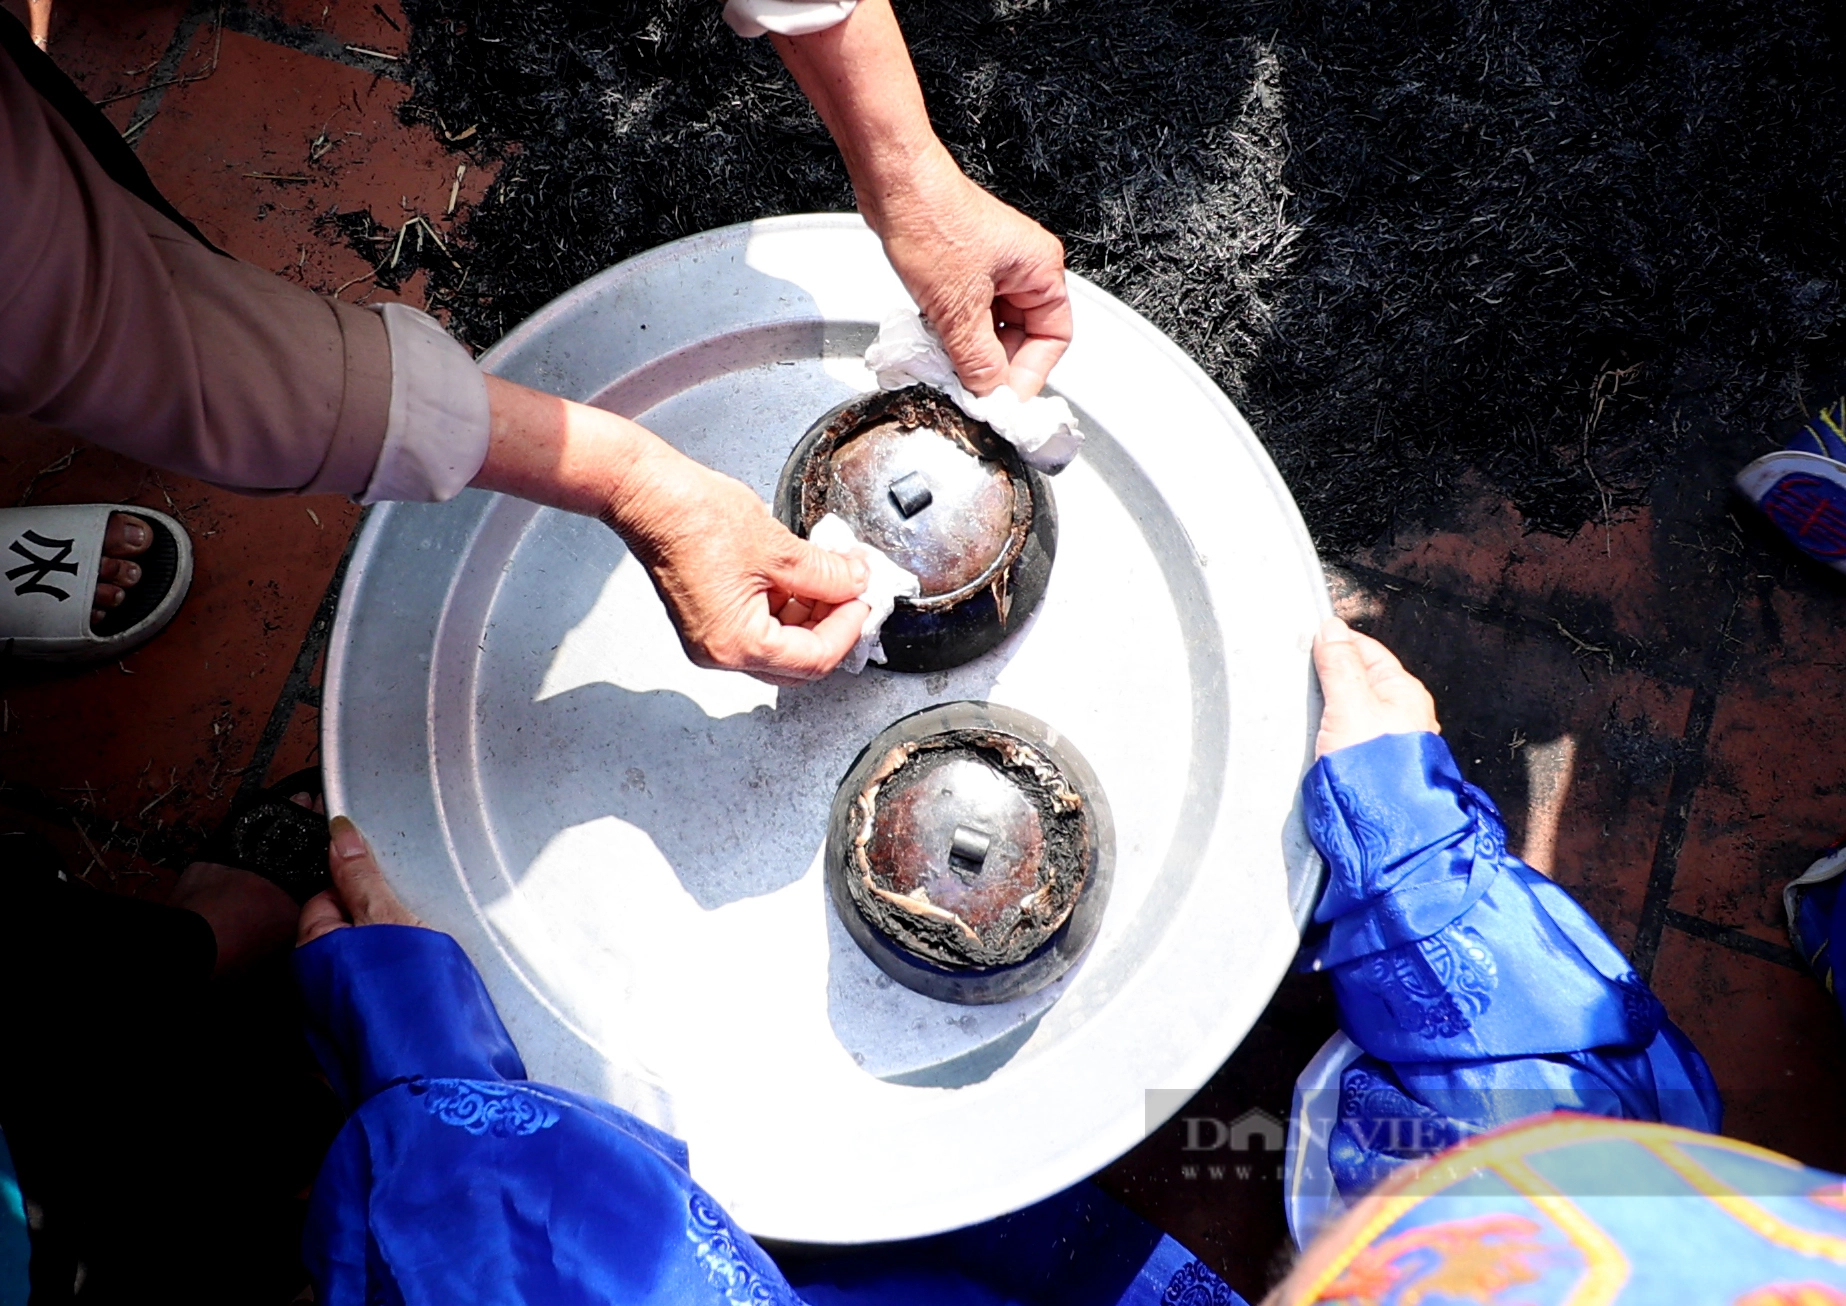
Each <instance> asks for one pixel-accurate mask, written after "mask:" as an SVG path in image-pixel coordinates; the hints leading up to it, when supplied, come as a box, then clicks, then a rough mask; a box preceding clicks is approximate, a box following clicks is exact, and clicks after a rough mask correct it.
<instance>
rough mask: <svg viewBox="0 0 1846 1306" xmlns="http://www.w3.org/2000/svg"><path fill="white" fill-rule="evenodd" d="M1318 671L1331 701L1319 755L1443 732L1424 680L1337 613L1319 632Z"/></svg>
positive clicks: (1323, 719)
mask: <svg viewBox="0 0 1846 1306" xmlns="http://www.w3.org/2000/svg"><path fill="white" fill-rule="evenodd" d="M1314 670H1315V671H1316V672H1317V673H1318V674H1319V676H1320V692H1321V696H1322V698H1323V699H1325V701H1326V705H1325V706H1324V707H1323V708H1322V709H1321V713H1320V735H1319V736H1318V737H1317V738H1316V739H1315V741H1314V756H1316V757H1325V756H1326V755H1327V754H1328V753H1331V752H1333V751H1334V750H1335V749H1339V748H1348V747H1350V746H1351V745H1353V744H1363V743H1365V742H1366V741H1367V740H1368V739H1376V738H1378V737H1379V736H1380V735H1407V734H1415V733H1417V732H1418V731H1424V730H1427V731H1429V732H1430V733H1432V734H1441V733H1442V727H1441V725H1439V724H1438V723H1437V721H1436V700H1435V699H1433V698H1431V697H1430V695H1429V691H1428V690H1427V689H1425V688H1423V682H1422V681H1420V680H1418V679H1417V678H1416V677H1415V676H1413V675H1411V674H1410V673H1409V672H1408V671H1406V670H1404V664H1403V663H1401V662H1399V661H1398V660H1397V655H1396V654H1394V653H1392V652H1391V650H1390V649H1388V648H1386V647H1385V646H1384V645H1383V644H1380V643H1379V642H1378V641H1377V640H1375V639H1373V638H1372V637H1371V636H1370V635H1362V634H1360V633H1359V632H1358V631H1356V630H1354V629H1353V628H1352V627H1351V626H1348V625H1347V624H1346V623H1345V622H1343V621H1341V620H1340V619H1339V618H1338V617H1329V618H1327V620H1326V621H1325V622H1323V623H1322V624H1321V628H1320V633H1319V634H1318V635H1316V636H1315V637H1314Z"/></svg>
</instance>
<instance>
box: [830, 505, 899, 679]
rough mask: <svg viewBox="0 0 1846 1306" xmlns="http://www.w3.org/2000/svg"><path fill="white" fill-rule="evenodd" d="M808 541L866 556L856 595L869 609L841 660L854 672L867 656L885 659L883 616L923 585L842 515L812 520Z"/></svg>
mask: <svg viewBox="0 0 1846 1306" xmlns="http://www.w3.org/2000/svg"><path fill="white" fill-rule="evenodd" d="M808 543H810V544H812V545H813V546H814V547H815V548H817V549H826V550H827V551H828V552H829V553H857V554H859V555H860V556H861V557H862V558H864V559H865V563H866V567H867V569H868V570H869V571H870V572H871V579H869V580H868V581H866V583H865V590H864V592H862V593H861V594H860V595H859V598H860V599H861V600H862V601H863V602H864V603H866V604H867V605H868V606H870V608H871V609H872V610H871V612H869V613H867V614H866V618H865V624H864V625H863V626H861V627H859V642H858V643H857V644H854V645H853V647H852V652H850V653H848V654H847V655H846V657H845V659H844V660H843V661H842V662H841V663H840V665H841V666H843V667H845V668H846V669H847V670H848V671H850V672H852V673H853V675H855V676H856V675H858V674H859V673H860V672H861V671H864V670H865V664H866V661H867V660H868V659H869V660H871V661H873V662H879V663H882V662H883V661H884V660H885V647H884V644H883V643H881V642H880V641H879V638H878V636H879V632H880V631H882V630H883V629H884V624H885V619H886V618H888V617H889V616H890V615H891V609H892V608H894V607H896V606H897V601H898V599H900V598H906V599H914V598H915V597H916V596H917V595H918V594H920V593H922V591H923V586H922V584H921V583H920V582H919V581H918V580H917V578H916V577H915V576H914V575H913V574H911V573H910V572H908V571H905V570H904V569H903V568H902V567H900V566H898V565H897V564H896V563H895V562H892V561H891V559H890V558H888V557H886V556H885V554H884V551H883V550H882V549H878V548H876V547H874V546H873V545H870V544H867V543H866V542H865V541H863V540H861V539H860V538H859V537H858V536H857V535H855V534H853V528H852V527H851V526H848V525H847V524H846V520H845V518H843V517H840V516H838V515H837V514H835V513H831V512H830V513H828V514H827V515H826V516H825V517H822V518H821V519H820V520H819V521H817V522H815V523H814V529H813V530H811V531H809V532H808Z"/></svg>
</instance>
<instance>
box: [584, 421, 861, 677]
mask: <svg viewBox="0 0 1846 1306" xmlns="http://www.w3.org/2000/svg"><path fill="white" fill-rule="evenodd" d="M604 519H605V520H606V521H607V522H608V523H609V525H610V526H612V527H614V529H615V530H616V532H617V533H618V534H620V535H621V537H622V538H623V539H624V540H626V541H628V546H629V548H631V549H633V550H634V553H635V556H636V557H637V558H639V559H640V560H641V562H642V564H643V565H645V566H646V567H647V571H648V575H650V576H651V577H652V578H653V581H654V588H655V590H657V591H658V592H659V594H660V597H661V600H662V601H663V602H664V603H665V604H666V605H667V611H668V613H669V614H670V615H671V616H672V618H673V626H674V628H675V629H676V630H677V631H678V632H679V638H680V643H681V644H682V645H683V646H684V647H685V650H686V656H688V657H689V658H691V659H692V660H693V661H694V662H696V663H697V664H698V665H700V666H702V667H720V668H725V669H727V670H733V671H747V672H749V673H750V674H751V675H753V676H755V677H757V678H758V679H759V680H766V681H768V682H769V683H770V684H772V685H795V684H800V683H801V682H803V681H807V680H818V679H820V678H821V677H822V676H825V675H826V674H827V673H828V672H830V671H832V670H833V668H834V667H835V666H836V665H838V663H839V661H840V659H841V658H843V657H845V656H846V654H847V653H848V652H849V651H851V649H852V646H853V644H854V643H856V642H857V641H858V638H859V630H860V627H861V626H863V625H864V624H865V618H866V615H867V614H868V613H869V612H870V611H871V609H870V608H868V607H867V606H866V605H865V604H864V603H861V602H859V601H858V596H859V594H860V593H862V592H863V591H864V589H865V586H866V581H867V579H868V577H869V575H870V573H869V571H868V570H867V568H866V565H865V563H864V562H863V561H862V560H860V559H859V558H856V557H853V558H849V557H846V556H844V555H842V554H838V553H830V552H828V551H827V550H825V549H819V548H816V547H814V546H813V545H812V544H809V543H808V542H807V541H806V540H804V539H800V538H799V537H797V536H795V535H794V534H792V533H791V532H790V531H789V530H788V529H787V528H786V527H785V526H783V525H782V523H781V522H779V521H777V520H776V519H775V517H774V516H773V515H772V514H771V513H770V511H769V505H767V504H765V503H764V502H763V501H762V500H761V499H759V498H757V497H756V495H755V494H753V493H752V492H751V491H750V490H749V489H748V488H747V487H746V486H744V485H743V484H742V483H741V482H738V481H735V480H732V479H731V478H730V477H728V476H725V475H723V474H722V473H719V472H714V471H712V470H711V469H710V468H709V467H704V466H701V465H700V464H699V463H697V462H694V461H693V460H692V459H690V458H688V457H686V456H685V455H684V454H681V453H679V452H678V451H676V450H674V449H672V448H671V447H670V446H667V445H664V444H663V445H661V446H659V448H658V449H657V450H656V451H654V452H652V453H650V454H649V456H648V458H647V460H646V464H645V466H642V467H638V468H637V469H636V474H635V475H634V477H633V478H632V479H631V480H630V482H629V485H628V488H627V490H626V492H625V493H624V495H623V497H622V501H621V503H620V504H618V505H615V506H614V507H612V508H611V509H610V511H609V512H608V513H607V514H605V518H604Z"/></svg>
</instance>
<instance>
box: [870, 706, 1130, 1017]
mask: <svg viewBox="0 0 1846 1306" xmlns="http://www.w3.org/2000/svg"><path fill="white" fill-rule="evenodd" d="M835 808H836V812H838V813H839V814H840V815H841V817H842V818H843V820H842V821H840V822H839V823H838V827H837V828H836V830H835V838H834V840H833V843H834V844H835V853H836V855H835V857H834V859H833V860H834V864H835V868H836V871H837V873H838V875H839V879H840V884H841V887H843V889H844V891H845V892H844V895H843V896H844V898H845V899H846V901H845V902H841V903H839V905H840V906H841V908H842V910H843V911H844V910H847V909H848V904H850V911H851V913H852V916H853V917H854V918H856V919H849V920H848V921H847V924H848V927H849V930H850V931H851V932H852V933H853V935H854V937H855V938H858V939H859V941H860V943H861V946H862V947H867V950H868V952H870V953H871V954H872V955H873V959H874V960H876V961H879V963H880V965H884V966H885V967H886V969H887V971H888V972H890V973H892V974H893V975H895V976H896V977H897V978H899V979H901V980H903V981H904V982H905V983H908V984H911V986H912V987H916V988H919V989H921V990H922V991H925V992H929V993H930V994H931V995H932V996H937V997H943V998H946V999H947V1000H950V1001H964V1002H965V1001H981V1002H985V1001H995V1000H1003V997H1002V996H996V995H1003V996H1017V993H1018V992H1019V991H1022V989H1023V990H1029V988H1036V987H1040V986H1042V985H1043V984H1045V983H1048V982H1050V980H1051V979H1052V978H1055V977H1056V975H1057V974H1060V973H1062V972H1063V970H1065V969H1066V968H1067V967H1068V966H1069V965H1070V963H1071V961H1073V960H1074V959H1075V957H1076V955H1077V954H1079V953H1080V952H1081V951H1082V948H1083V947H1084V946H1085V945H1086V944H1087V942H1088V930H1087V929H1086V931H1084V932H1082V933H1083V935H1084V937H1081V938H1079V939H1076V940H1074V941H1071V942H1072V945H1073V946H1070V947H1067V948H1064V949H1061V950H1055V951H1058V952H1059V955H1058V956H1055V957H1052V958H1051V959H1050V960H1049V961H1048V962H1047V963H1045V964H1041V965H1039V966H1036V967H1032V966H1031V965H1030V964H1031V963H1032V962H1033V961H1034V959H1035V958H1036V957H1038V956H1040V955H1041V954H1043V953H1045V952H1046V951H1047V945H1048V944H1052V943H1053V941H1054V940H1056V939H1057V938H1058V937H1059V935H1060V933H1061V932H1062V933H1068V930H1067V926H1069V925H1070V923H1071V921H1072V917H1073V914H1074V913H1075V912H1076V910H1077V908H1078V905H1079V904H1080V903H1081V902H1082V901H1083V900H1084V898H1085V895H1086V894H1087V893H1089V892H1090V891H1091V890H1092V889H1094V888H1095V887H1096V883H1097V881H1099V880H1103V879H1106V874H1107V871H1106V867H1107V864H1108V857H1107V852H1108V850H1107V847H1106V844H1107V842H1108V840H1109V838H1110V833H1109V830H1110V824H1109V819H1108V813H1107V808H1106V806H1105V805H1104V803H1103V800H1102V797H1101V792H1100V788H1099V787H1098V786H1097V785H1096V782H1095V777H1094V775H1093V774H1092V773H1091V772H1090V771H1089V768H1088V767H1087V766H1086V765H1084V764H1083V762H1082V760H1081V758H1078V757H1076V756H1075V753H1074V750H1072V749H1070V747H1069V745H1068V743H1067V742H1065V741H1062V740H1060V739H1059V737H1058V736H1057V735H1056V733H1055V732H1054V731H1052V730H1050V729H1049V727H1046V726H1045V725H1044V724H1043V723H1042V722H1038V721H1036V720H1035V719H1033V718H1031V717H1028V716H1026V715H1025V714H1024V713H1020V712H1017V711H1014V710H1012V709H1005V708H1000V707H997V706H996V705H993V704H988V703H977V702H964V703H956V704H948V705H944V706H943V707H939V708H932V709H929V710H927V711H925V712H923V713H920V714H915V715H913V716H911V717H907V718H904V719H903V720H901V721H899V722H897V723H895V724H894V725H893V726H892V727H890V728H888V729H887V730H886V731H884V732H883V733H882V734H881V735H880V736H879V737H878V739H876V740H874V741H873V743H872V745H871V746H869V747H868V748H867V750H866V752H865V753H864V754H862V755H861V758H860V761H859V763H858V764H856V765H855V766H854V768H853V770H852V771H851V772H850V773H849V774H848V776H847V779H846V781H845V783H844V784H843V785H842V788H841V793H840V797H839V799H838V800H836V804H835ZM1099 869H1100V871H1101V873H1100V874H1099V873H1098V872H1099ZM1103 893H1106V890H1104V891H1103V892H1101V893H1098V903H1097V904H1096V906H1098V907H1099V906H1100V899H1101V897H1102V896H1103ZM837 897H838V895H836V899H837ZM1093 916H1094V912H1091V913H1086V924H1087V925H1088V926H1091V927H1093V920H1090V918H1091V917H1093ZM868 944H869V946H868ZM889 962H895V963H897V965H898V969H893V968H892V966H891V965H890V964H887V963H889ZM905 963H909V965H908V966H906V965H905ZM1022 967H1029V968H1030V969H1031V970H1032V974H1031V975H1029V976H1025V977H1023V978H1022V979H1021V980H1020V982H1004V983H999V984H995V983H987V984H981V983H975V984H973V985H965V984H957V983H955V982H954V980H955V978H956V977H957V975H965V976H968V977H970V978H976V977H979V976H981V975H992V974H995V973H999V972H1006V971H1009V970H1017V969H1019V968H1022ZM906 970H907V971H909V972H911V973H909V974H906V973H902V972H904V971H906ZM943 972H946V975H944V974H943ZM919 979H922V980H925V981H927V982H924V983H918V982H914V981H917V980H919Z"/></svg>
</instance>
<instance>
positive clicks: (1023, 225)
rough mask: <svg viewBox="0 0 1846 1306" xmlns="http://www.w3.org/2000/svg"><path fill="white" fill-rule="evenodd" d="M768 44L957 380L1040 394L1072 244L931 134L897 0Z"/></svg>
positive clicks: (1059, 341)
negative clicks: (966, 170) (1001, 195)
mask: <svg viewBox="0 0 1846 1306" xmlns="http://www.w3.org/2000/svg"><path fill="white" fill-rule="evenodd" d="M829 7H830V6H829ZM775 30H779V29H775ZM789 30H790V31H791V32H792V31H794V30H795V29H793V28H791V29H789ZM772 39H773V40H774V41H775V43H776V50H777V52H778V53H780V54H781V56H782V62H783V63H785V64H787V65H788V70H789V71H790V72H791V73H793V74H794V76H795V80H796V81H797V82H799V83H800V84H801V89H802V90H803V91H805V92H806V93H807V97H808V99H809V100H810V101H811V102H812V103H813V105H814V108H815V111H816V112H818V113H819V114H820V116H821V119H822V121H824V122H825V123H826V124H827V130H828V131H830V132H832V133H833V139H834V141H835V143H836V144H838V145H839V147H840V157H841V158H842V159H844V160H845V161H846V171H847V173H848V174H849V175H850V176H851V177H852V183H853V193H854V194H855V195H856V196H857V197H858V200H859V211H860V213H861V214H863V215H864V217H865V220H866V222H867V223H868V224H869V225H870V226H871V228H872V230H873V231H876V232H877V233H878V235H879V238H880V239H882V240H883V241H884V245H885V254H886V255H887V257H889V258H890V260H891V266H892V267H894V268H895V269H897V275H898V276H899V277H900V278H901V279H902V280H903V282H904V288H905V289H906V290H908V291H909V292H910V296H911V298H912V299H914V300H916V302H917V307H918V308H920V309H922V310H923V314H924V316H925V317H927V318H928V319H929V322H930V325H931V326H933V327H935V329H936V334H937V335H939V336H941V337H942V343H943V345H944V346H945V347H946V348H947V349H948V351H949V357H950V358H952V359H953V360H954V361H955V370H956V371H957V372H958V373H959V374H960V375H961V380H962V384H963V385H965V386H967V387H968V389H969V390H971V391H973V392H974V393H975V394H977V395H986V394H991V393H992V392H993V391H994V390H995V389H996V388H997V387H999V386H1001V385H1003V384H1004V385H1009V386H1011V387H1012V388H1013V390H1014V391H1015V392H1017V393H1018V395H1019V396H1020V398H1022V399H1029V398H1031V397H1032V396H1033V395H1035V394H1037V393H1038V391H1039V387H1040V386H1042V385H1044V383H1045V376H1046V374H1047V373H1048V372H1050V371H1051V368H1052V365H1053V364H1054V363H1056V362H1057V361H1058V359H1059V357H1060V356H1062V355H1063V353H1064V349H1065V346H1067V345H1068V344H1070V331H1071V321H1070V296H1069V293H1068V292H1067V291H1066V289H1065V285H1064V247H1063V246H1062V245H1060V244H1059V243H1058V241H1057V238H1056V237H1055V236H1053V235H1052V234H1051V233H1050V232H1048V231H1046V230H1045V229H1044V228H1043V227H1041V226H1039V225H1038V224H1037V223H1036V222H1034V221H1032V219H1030V218H1028V217H1026V216H1025V215H1024V214H1022V213H1020V212H1019V211H1017V210H1016V209H1013V208H1010V207H1008V206H1007V205H1005V204H1002V203H1001V202H1000V201H999V200H997V199H995V198H994V197H993V196H992V195H989V194H988V193H987V192H986V191H984V190H982V189H981V188H980V187H979V186H976V185H975V184H974V183H973V182H972V181H970V180H968V178H967V177H966V176H965V175H964V174H963V172H962V170H961V169H960V168H959V167H958V166H956V163H955V160H954V159H953V158H951V157H950V155H949V152H948V151H947V150H946V149H944V148H943V146H942V142H941V141H939V140H937V139H936V133H935V130H934V129H933V128H932V127H931V126H930V123H929V114H928V112H927V111H926V110H925V108H924V106H923V92H922V90H921V89H919V87H918V85H917V75H916V71H915V69H913V68H912V67H911V64H910V52H909V51H908V50H907V49H906V48H905V47H904V35H903V33H902V32H901V31H900V30H899V29H898V26H897V18H896V16H895V15H894V14H893V13H892V12H891V5H890V0H858V4H857V5H856V6H855V7H854V8H853V10H852V12H851V13H850V14H849V15H848V16H846V17H845V18H844V19H838V20H835V21H833V22H832V24H831V25H830V26H827V27H825V28H823V29H822V30H819V31H813V30H807V29H806V25H803V30H802V33H801V34H798V35H776V36H774V37H773V38H772Z"/></svg>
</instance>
